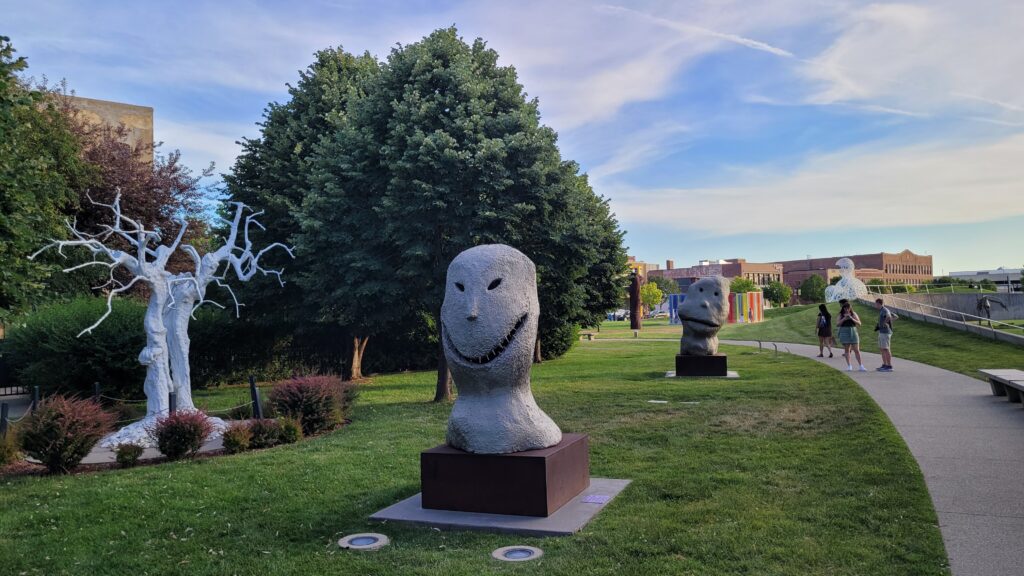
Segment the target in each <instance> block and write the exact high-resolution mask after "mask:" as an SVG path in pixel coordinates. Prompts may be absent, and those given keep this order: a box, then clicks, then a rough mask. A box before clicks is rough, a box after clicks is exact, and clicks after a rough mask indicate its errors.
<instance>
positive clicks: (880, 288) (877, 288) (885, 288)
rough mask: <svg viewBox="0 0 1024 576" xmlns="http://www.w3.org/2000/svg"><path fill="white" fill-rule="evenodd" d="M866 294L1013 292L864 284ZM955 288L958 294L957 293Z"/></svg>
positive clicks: (940, 285)
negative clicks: (866, 290) (958, 290)
mask: <svg viewBox="0 0 1024 576" xmlns="http://www.w3.org/2000/svg"><path fill="white" fill-rule="evenodd" d="M865 286H867V289H868V292H869V293H871V294H883V295H887V294H907V293H910V294H913V293H915V292H916V293H924V294H931V293H932V292H935V293H936V294H1006V293H1007V292H1011V293H1012V292H1013V291H1012V286H1011V287H1008V288H1007V292H1001V291H1000V290H999V287H998V286H997V287H996V289H995V290H990V289H988V288H982V287H981V286H971V285H969V284H933V283H931V282H928V283H923V284H899V283H896V284H865ZM957 288H959V289H960V292H957Z"/></svg>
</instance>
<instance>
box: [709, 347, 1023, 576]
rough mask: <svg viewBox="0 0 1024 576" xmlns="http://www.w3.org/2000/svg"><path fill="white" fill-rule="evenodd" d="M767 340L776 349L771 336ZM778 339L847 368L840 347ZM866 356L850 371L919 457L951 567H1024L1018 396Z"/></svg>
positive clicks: (982, 572)
mask: <svg viewBox="0 0 1024 576" xmlns="http://www.w3.org/2000/svg"><path fill="white" fill-rule="evenodd" d="M722 343H723V344H733V345H743V346H757V342H749V341H736V340H732V341H723V342H722ZM763 344H765V345H767V347H768V349H770V350H774V348H773V347H772V346H771V344H772V343H770V342H764V343H763ZM777 344H778V345H779V351H780V352H791V353H793V354H797V355H800V356H805V357H808V358H812V359H814V360H817V361H819V362H823V363H825V364H828V365H830V366H833V367H835V368H836V369H840V370H843V371H844V372H845V370H846V364H845V362H844V361H843V359H842V357H841V355H840V353H839V352H838V351H837V352H836V355H835V358H816V356H817V354H818V347H817V346H809V345H806V344H788V343H782V342H779V343H777ZM894 348H895V350H896V352H899V347H898V346H895V347H894ZM840 350H841V349H840ZM863 357H864V366H865V367H867V368H868V369H869V370H870V371H869V372H845V373H846V374H847V375H849V376H850V377H851V378H853V379H854V380H855V381H856V382H857V383H858V384H860V386H861V387H862V388H864V390H866V391H867V393H868V394H870V395H871V397H872V398H874V400H875V402H877V403H878V405H879V406H881V408H882V410H883V411H885V413H886V414H887V415H888V416H889V419H890V420H891V421H892V423H893V424H894V425H895V426H896V429H897V430H898V431H899V433H900V435H901V436H903V439H904V440H905V441H906V443H907V446H908V447H909V448H910V452H911V453H912V454H913V455H914V457H915V458H916V459H917V462H918V464H919V465H920V466H921V471H922V472H923V473H924V479H925V482H926V484H927V485H928V492H929V493H930V494H931V497H932V502H933V503H934V504H935V510H936V512H938V516H939V527H940V529H941V530H942V539H943V541H945V544H946V552H947V553H948V554H949V563H950V567H951V568H952V571H953V574H955V575H956V576H989V575H991V576H1007V575H1011V574H1024V559H1022V558H1024V550H1022V548H1024V498H1022V497H1021V493H1022V491H1024V490H1022V484H1024V410H1022V409H1021V405H1020V404H1012V403H1010V402H1007V400H1006V397H1005V396H1003V397H998V396H993V395H992V392H991V390H990V388H989V385H988V383H987V382H984V381H982V380H976V379H974V378H970V377H967V376H964V375H962V374H957V373H955V372H950V371H948V370H943V369H941V368H935V367H934V366H929V365H927V364H921V363H919V362H911V361H909V360H901V359H900V358H898V357H897V358H895V359H894V360H893V364H894V366H895V368H896V371H895V372H891V373H882V372H875V371H874V368H876V367H877V366H879V365H881V363H882V362H881V356H879V355H877V354H867V353H864V354H863ZM992 368H1006V366H992Z"/></svg>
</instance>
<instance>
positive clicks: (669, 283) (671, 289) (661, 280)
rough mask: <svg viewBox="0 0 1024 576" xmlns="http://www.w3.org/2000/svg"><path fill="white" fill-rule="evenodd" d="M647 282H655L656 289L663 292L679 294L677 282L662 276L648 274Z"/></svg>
mask: <svg viewBox="0 0 1024 576" xmlns="http://www.w3.org/2000/svg"><path fill="white" fill-rule="evenodd" d="M647 282H649V283H653V284H657V286H658V289H659V290H661V291H662V292H663V293H665V294H679V293H680V289H679V283H678V282H676V281H675V280H673V279H671V278H665V277H664V276H648V277H647Z"/></svg>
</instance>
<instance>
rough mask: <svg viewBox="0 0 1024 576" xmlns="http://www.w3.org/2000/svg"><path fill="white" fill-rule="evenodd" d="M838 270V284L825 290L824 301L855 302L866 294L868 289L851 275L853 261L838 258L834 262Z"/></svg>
mask: <svg viewBox="0 0 1024 576" xmlns="http://www.w3.org/2000/svg"><path fill="white" fill-rule="evenodd" d="M836 266H837V267H838V268H839V276H840V278H839V282H836V283H835V284H834V285H832V286H829V287H827V288H825V301H826V302H838V301H840V300H856V299H857V298H863V297H865V296H867V294H868V287H867V286H865V285H864V283H863V282H861V281H860V280H858V279H857V277H856V276H854V275H853V271H854V265H853V260H850V259H849V258H840V259H839V260H838V261H836Z"/></svg>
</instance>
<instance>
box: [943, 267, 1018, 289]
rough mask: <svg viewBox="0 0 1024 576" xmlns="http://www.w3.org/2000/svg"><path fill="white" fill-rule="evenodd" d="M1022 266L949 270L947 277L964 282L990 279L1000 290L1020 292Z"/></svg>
mask: <svg viewBox="0 0 1024 576" xmlns="http://www.w3.org/2000/svg"><path fill="white" fill-rule="evenodd" d="M1022 271H1024V268H1002V267H999V268H996V269H995V270H969V271H964V272H950V273H949V277H950V278H955V279H957V280H964V281H966V282H971V283H978V282H983V281H985V280H991V281H992V282H994V283H995V285H996V288H998V289H999V291H1000V292H1020V291H1021V272H1022Z"/></svg>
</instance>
